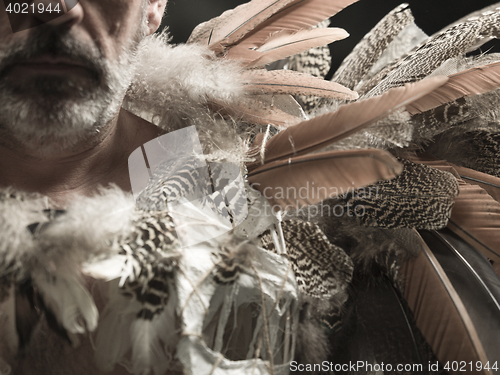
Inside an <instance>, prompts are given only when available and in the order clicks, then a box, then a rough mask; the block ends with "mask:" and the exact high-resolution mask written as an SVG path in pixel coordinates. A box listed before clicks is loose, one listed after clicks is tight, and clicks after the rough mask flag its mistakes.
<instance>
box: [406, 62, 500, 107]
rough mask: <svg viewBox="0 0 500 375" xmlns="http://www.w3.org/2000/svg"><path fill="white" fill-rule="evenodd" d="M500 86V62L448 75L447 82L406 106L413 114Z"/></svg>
mask: <svg viewBox="0 0 500 375" xmlns="http://www.w3.org/2000/svg"><path fill="white" fill-rule="evenodd" d="M498 87H500V62H497V63H493V64H488V65H485V66H479V67H476V68H472V69H468V70H465V71H463V72H459V73H456V74H452V75H450V76H448V82H446V83H445V84H444V85H443V86H441V87H439V88H438V89H436V90H434V91H432V92H430V93H429V94H427V95H425V96H423V97H421V98H420V99H418V100H415V101H414V102H413V103H411V104H410V105H408V106H406V110H407V111H408V112H410V114H412V115H415V114H417V113H422V112H425V111H428V110H430V109H433V108H436V107H439V106H440V105H442V104H445V103H449V102H452V101H454V100H457V99H459V98H462V97H467V96H472V95H479V94H483V93H486V92H488V91H492V90H495V89H497V88H498Z"/></svg>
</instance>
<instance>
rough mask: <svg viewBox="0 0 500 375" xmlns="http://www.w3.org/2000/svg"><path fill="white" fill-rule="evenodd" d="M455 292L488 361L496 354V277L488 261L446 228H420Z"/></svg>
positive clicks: (499, 290) (499, 352) (499, 312)
mask: <svg viewBox="0 0 500 375" xmlns="http://www.w3.org/2000/svg"><path fill="white" fill-rule="evenodd" d="M420 234H421V236H422V238H423V239H424V241H426V243H427V245H428V246H429V248H430V249H431V250H432V252H433V254H434V256H435V257H436V259H437V260H438V262H439V263H440V265H441V267H442V268H443V270H444V271H445V272H446V275H447V276H448V278H449V279H450V281H451V283H452V285H453V287H454V288H455V290H456V292H457V293H458V295H459V297H460V299H461V301H462V302H463V304H464V307H465V308H466V309H467V312H468V314H469V316H470V318H471V321H472V323H473V324H474V328H475V330H476V332H477V334H478V336H479V339H480V340H481V343H482V345H483V348H484V350H485V353H486V356H487V357H488V359H489V360H490V363H491V362H493V361H495V360H496V359H497V358H499V356H500V336H499V335H498V333H499V332H500V278H499V277H498V276H497V275H496V274H495V272H494V270H493V268H492V267H491V265H490V264H489V263H488V260H487V259H486V258H485V257H484V256H483V255H482V254H481V253H479V252H478V251H477V250H476V249H474V248H473V247H472V246H470V245H469V244H467V243H466V242H464V241H463V240H462V239H461V238H460V237H458V236H456V235H455V234H454V233H453V232H451V231H449V230H446V229H445V230H441V231H439V232H436V231H422V232H421V233H420Z"/></svg>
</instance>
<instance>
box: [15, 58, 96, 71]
mask: <svg viewBox="0 0 500 375" xmlns="http://www.w3.org/2000/svg"><path fill="white" fill-rule="evenodd" d="M18 64H21V65H37V64H40V65H73V66H79V67H82V68H87V69H88V67H87V65H85V64H83V63H82V62H80V61H77V60H73V59H70V58H66V57H52V56H43V57H37V58H32V59H29V60H25V61H20V62H19V63H18ZM18 64H16V65H18Z"/></svg>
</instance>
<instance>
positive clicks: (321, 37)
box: [227, 28, 349, 68]
mask: <svg viewBox="0 0 500 375" xmlns="http://www.w3.org/2000/svg"><path fill="white" fill-rule="evenodd" d="M348 36H349V34H348V33H347V32H346V31H345V30H344V29H339V28H317V29H312V30H301V31H298V32H296V33H290V32H289V31H281V32H279V33H276V34H274V35H273V36H271V37H270V38H269V39H268V40H267V41H266V42H265V43H264V44H263V45H262V46H260V47H259V48H257V49H256V50H255V51H253V52H254V53H255V55H256V57H255V58H254V59H253V60H252V61H250V62H249V63H247V66H248V67H250V68H254V67H261V66H264V65H267V64H270V63H272V62H274V61H277V60H281V59H284V58H285V57H289V56H292V55H295V54H297V53H301V52H303V51H307V50H309V49H311V48H316V47H321V46H324V45H326V44H330V43H332V42H335V41H337V40H341V39H345V38H347V37H348ZM240 50H241V48H232V49H230V50H229V52H228V54H227V57H229V58H233V59H234V58H235V56H234V55H233V51H240Z"/></svg>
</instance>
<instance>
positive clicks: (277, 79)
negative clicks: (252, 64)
mask: <svg viewBox="0 0 500 375" xmlns="http://www.w3.org/2000/svg"><path fill="white" fill-rule="evenodd" d="M242 78H243V80H244V81H245V82H248V83H247V84H246V86H245V90H247V91H249V92H250V93H273V94H291V95H310V96H320V97H324V98H338V99H345V100H354V99H357V98H358V94H357V93H356V92H354V91H351V90H349V89H348V88H347V87H344V86H342V85H340V84H338V83H334V82H329V81H325V80H324V79H321V78H316V77H313V76H310V75H308V74H304V73H299V72H295V71H293V70H272V71H267V70H265V69H256V70H248V71H245V72H244V73H243V77H242Z"/></svg>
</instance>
